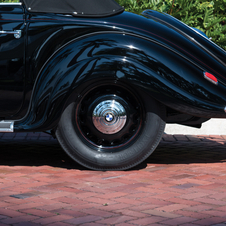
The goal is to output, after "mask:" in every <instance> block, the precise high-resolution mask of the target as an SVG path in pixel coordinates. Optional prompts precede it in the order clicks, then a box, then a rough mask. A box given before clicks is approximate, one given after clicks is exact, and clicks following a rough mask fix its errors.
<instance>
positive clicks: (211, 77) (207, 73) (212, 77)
mask: <svg viewBox="0 0 226 226" xmlns="http://www.w3.org/2000/svg"><path fill="white" fill-rule="evenodd" d="M204 78H205V79H207V80H208V81H210V82H212V83H213V84H215V85H217V84H218V80H217V78H216V77H215V76H214V75H212V74H210V73H209V72H204Z"/></svg>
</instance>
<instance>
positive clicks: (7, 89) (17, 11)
mask: <svg viewBox="0 0 226 226" xmlns="http://www.w3.org/2000/svg"><path fill="white" fill-rule="evenodd" d="M24 19H25V18H24V9H23V8H22V7H21V6H11V7H9V6H8V7H7V6H5V5H4V6H1V4H0V30H1V31H13V30H22V31H23V32H22V37H21V38H20V39H15V38H14V36H13V35H12V34H1V35H0V118H5V117H7V118H11V117H12V116H13V115H15V114H16V113H17V112H19V110H20V109H21V106H22V103H23V99H24V85H25V83H24V82H25V80H24V79H25V77H24V75H25V74H24V70H25V64H24V58H25V55H24V54H25V34H24V27H25V25H24Z"/></svg>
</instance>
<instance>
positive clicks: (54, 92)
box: [0, 6, 226, 131]
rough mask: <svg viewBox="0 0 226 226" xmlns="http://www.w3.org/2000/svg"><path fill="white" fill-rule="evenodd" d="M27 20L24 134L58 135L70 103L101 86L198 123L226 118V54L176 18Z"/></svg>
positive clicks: (19, 123)
mask: <svg viewBox="0 0 226 226" xmlns="http://www.w3.org/2000/svg"><path fill="white" fill-rule="evenodd" d="M21 7H22V6H21ZM12 16H14V15H13V14H12ZM25 16H26V18H25V22H24V26H25V24H26V28H25V29H26V48H25V53H26V62H25V64H23V65H25V67H26V70H25V74H26V79H25V81H26V82H25V88H24V101H23V106H22V107H21V110H20V111H18V112H17V113H16V114H14V116H13V117H12V118H13V119H18V118H21V119H20V120H18V121H16V123H15V129H16V130H17V131H24V130H28V131H45V130H49V129H54V128H55V127H56V126H57V123H58V121H59V118H60V116H61V114H62V112H63V110H64V109H65V107H66V106H67V105H68V104H69V103H71V102H73V101H75V100H76V98H77V97H78V96H79V95H80V93H81V92H82V91H83V90H84V89H87V88H91V87H98V86H99V85H101V84H115V83H117V84H120V85H123V84H125V85H129V86H130V87H133V88H134V90H136V89H137V91H139V90H142V92H143V93H145V95H146V97H147V98H149V97H150V96H152V97H154V98H156V99H157V100H159V101H160V102H162V103H164V104H165V105H166V106H167V107H169V108H170V109H174V111H178V112H181V113H185V114H189V115H191V116H197V117H202V118H207V119H208V118H211V117H225V116H226V114H225V112H224V107H225V106H226V97H225V93H226V87H225V85H224V83H226V81H225V79H226V66H225V59H226V54H225V52H224V51H223V50H221V49H220V48H219V47H217V46H216V45H215V44H213V43H211V42H210V41H209V40H207V39H206V38H204V37H202V36H201V35H200V34H198V33H197V32H195V31H193V30H192V29H190V28H188V27H187V26H186V25H184V24H181V23H180V22H179V21H177V20H175V19H174V18H172V17H170V16H167V15H164V14H161V13H157V12H154V11H146V12H144V16H138V15H135V14H131V13H128V12H124V13H122V14H119V15H117V16H113V17H106V18H102V19H101V18H98V19H97V18H96V19H90V18H87V19H86V18H74V17H71V16H65V15H56V14H31V13H28V12H25ZM210 52H211V53H210ZM204 71H208V72H210V73H212V74H214V75H215V76H216V77H217V78H218V80H219V84H218V86H216V85H214V84H212V83H210V82H209V81H207V80H206V79H204V76H203V72H204ZM0 116H1V115H0ZM9 118H10V117H9Z"/></svg>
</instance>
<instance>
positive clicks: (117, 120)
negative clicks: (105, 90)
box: [92, 100, 127, 134]
mask: <svg viewBox="0 0 226 226" xmlns="http://www.w3.org/2000/svg"><path fill="white" fill-rule="evenodd" d="M92 120H93V124H94V126H95V127H96V129H97V130H99V131H100V132H101V133H104V134H115V133H117V132H119V131H120V130H122V129H123V127H124V126H125V124H126V120H127V114H126V110H125V108H124V107H123V106H122V104H121V103H119V102H118V101H116V100H105V101H102V102H100V103H99V104H98V105H97V106H96V107H95V109H94V110H93V115H92Z"/></svg>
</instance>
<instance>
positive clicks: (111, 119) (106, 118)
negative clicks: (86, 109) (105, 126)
mask: <svg viewBox="0 0 226 226" xmlns="http://www.w3.org/2000/svg"><path fill="white" fill-rule="evenodd" d="M113 119H114V116H113V114H111V113H107V114H106V116H105V120H106V121H107V122H112V121H113Z"/></svg>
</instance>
